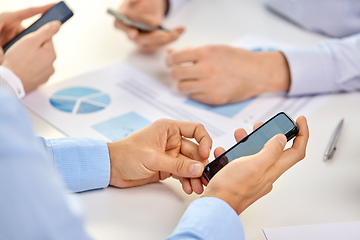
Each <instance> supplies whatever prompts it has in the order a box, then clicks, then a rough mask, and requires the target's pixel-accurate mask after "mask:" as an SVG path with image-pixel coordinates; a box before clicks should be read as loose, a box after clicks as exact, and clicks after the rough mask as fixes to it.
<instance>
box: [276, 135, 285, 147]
mask: <svg viewBox="0 0 360 240" xmlns="http://www.w3.org/2000/svg"><path fill="white" fill-rule="evenodd" d="M277 140H278V141H279V142H280V143H281V145H282V146H283V147H285V145H286V143H287V139H286V137H285V135H279V136H277Z"/></svg>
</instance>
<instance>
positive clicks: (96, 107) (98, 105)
mask: <svg viewBox="0 0 360 240" xmlns="http://www.w3.org/2000/svg"><path fill="white" fill-rule="evenodd" d="M110 102H111V98H110V96H109V95H108V94H107V93H104V92H102V91H100V90H98V89H95V88H89V87H70V88H65V89H62V90H59V91H57V92H56V93H55V94H54V95H53V96H52V97H51V98H50V104H51V105H52V106H53V107H54V108H56V109H57V110H60V111H63V112H67V113H72V114H87V113H93V112H97V111H100V110H103V109H105V108H106V107H107V106H108V105H109V104H110Z"/></svg>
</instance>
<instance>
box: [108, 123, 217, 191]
mask: <svg viewBox="0 0 360 240" xmlns="http://www.w3.org/2000/svg"><path fill="white" fill-rule="evenodd" d="M189 138H195V139H196V141H197V142H198V143H199V144H196V143H194V142H192V141H190V140H189ZM211 145H212V140H211V138H210V136H209V134H208V133H207V132H206V130H205V128H204V127H203V126H202V125H201V124H198V123H190V122H180V121H173V120H166V119H161V120H157V121H155V122H154V123H153V124H151V125H149V126H147V127H145V128H143V129H141V130H139V131H137V132H135V133H133V134H132V135H130V136H128V137H126V138H124V139H122V140H119V141H117V142H114V143H109V144H108V147H109V154H110V165H111V174H110V185H112V186H116V187H121V188H126V187H132V186H138V185H143V184H147V183H151V182H157V181H159V180H164V179H166V178H168V177H170V176H174V177H175V178H177V179H179V180H180V181H181V183H182V186H183V189H184V191H185V192H186V193H188V194H191V193H192V192H193V191H195V192H196V193H198V194H201V193H202V192H203V186H202V182H201V179H200V177H201V175H202V172H203V169H204V164H207V163H208V161H207V159H208V157H209V154H210V149H211Z"/></svg>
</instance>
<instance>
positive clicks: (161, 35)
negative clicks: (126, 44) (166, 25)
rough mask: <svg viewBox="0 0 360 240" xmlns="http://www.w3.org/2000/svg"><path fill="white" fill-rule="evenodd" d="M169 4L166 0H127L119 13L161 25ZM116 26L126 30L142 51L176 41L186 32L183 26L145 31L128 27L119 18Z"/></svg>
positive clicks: (148, 50) (150, 50)
mask: <svg viewBox="0 0 360 240" xmlns="http://www.w3.org/2000/svg"><path fill="white" fill-rule="evenodd" d="M167 4H168V3H167V1H166V0H125V1H124V2H123V3H122V5H121V6H120V9H119V13H121V14H124V15H125V16H127V17H129V18H130V19H133V20H136V21H139V22H143V23H147V24H150V25H151V26H160V25H162V22H163V19H164V15H165V11H166V9H167ZM115 27H116V28H118V29H120V30H122V31H124V32H125V33H126V34H127V36H128V37H129V39H130V40H132V41H133V42H134V43H135V44H136V45H137V46H138V48H139V49H140V50H141V51H142V52H153V51H155V50H156V49H158V48H160V47H161V46H164V45H166V44H168V43H170V42H173V41H175V40H176V39H177V38H178V37H179V36H180V35H181V34H182V33H183V32H184V28H183V27H177V28H175V29H173V30H172V31H170V32H167V31H164V30H155V31H152V32H150V33H144V32H140V31H139V30H137V29H135V28H130V27H127V26H125V25H124V24H122V23H120V22H119V21H117V20H115Z"/></svg>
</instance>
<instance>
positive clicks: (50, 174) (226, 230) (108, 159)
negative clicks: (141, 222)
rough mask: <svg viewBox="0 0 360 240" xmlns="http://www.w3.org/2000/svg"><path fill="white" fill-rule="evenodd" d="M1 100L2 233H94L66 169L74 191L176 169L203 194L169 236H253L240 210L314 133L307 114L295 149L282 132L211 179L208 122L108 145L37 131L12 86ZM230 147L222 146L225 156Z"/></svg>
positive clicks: (159, 127)
mask: <svg viewBox="0 0 360 240" xmlns="http://www.w3.org/2000/svg"><path fill="white" fill-rule="evenodd" d="M0 103H2V107H1V108H0V183H1V184H0V192H1V201H0V213H1V214H0V238H1V239H78V240H79V239H89V238H90V237H89V235H88V234H87V233H86V231H85V229H84V227H83V223H82V220H81V218H80V217H79V216H78V214H77V213H76V212H75V211H74V209H76V207H75V208H74V206H72V205H71V202H69V201H68V200H67V196H66V195H65V194H64V187H63V185H62V184H61V181H60V180H59V179H58V176H60V177H61V180H62V181H63V182H64V183H65V186H66V187H67V188H68V189H69V190H70V191H72V192H80V191H86V190H92V189H98V188H105V187H107V186H109V185H112V186H115V187H119V188H127V187H133V186H139V185H143V184H148V183H152V182H158V181H160V180H163V179H165V178H168V177H170V176H173V177H175V178H177V179H179V180H180V182H181V183H182V186H183V189H184V191H185V192H187V193H189V194H190V193H191V192H192V191H195V192H196V193H198V194H201V193H203V195H202V196H201V198H200V199H198V200H195V201H194V202H193V203H191V204H190V206H189V207H188V209H187V210H186V212H185V213H184V215H183V217H182V219H181V220H180V222H179V224H178V226H177V227H176V229H175V230H174V232H173V234H172V235H171V236H169V238H168V239H169V240H172V239H204V240H205V239H207V240H209V239H228V240H231V239H237V240H239V239H244V231H243V228H242V224H241V221H240V218H239V217H238V215H239V214H241V213H242V212H243V211H244V210H245V209H246V208H247V207H248V206H250V205H251V204H252V203H254V202H255V201H256V200H257V199H259V198H261V197H262V196H264V195H265V194H267V193H269V192H270V191H271V189H272V184H273V183H274V182H275V181H276V179H277V178H279V177H280V176H281V175H282V174H283V173H284V172H285V171H286V170H287V169H289V168H290V167H291V166H293V165H294V164H296V163H297V162H299V161H300V160H301V159H303V158H304V157H305V152H306V145H307V141H308V138H309V131H308V127H307V123H306V119H305V117H299V118H298V119H297V122H296V123H297V126H298V127H299V133H298V135H297V137H296V138H295V140H294V142H293V145H292V147H291V148H289V149H286V150H284V147H285V144H286V141H287V140H286V137H285V135H282V134H278V135H276V136H274V137H273V138H271V139H270V140H269V141H268V142H267V143H266V144H265V146H264V148H263V149H262V150H261V151H260V152H259V153H257V154H255V155H251V156H246V157H242V158H239V159H235V160H233V161H231V162H230V163H229V164H227V165H226V166H225V167H224V168H222V169H221V170H220V171H219V172H218V173H217V174H216V175H215V176H214V177H213V178H212V179H211V180H210V182H209V183H208V184H207V182H205V181H204V180H203V179H200V176H201V174H202V171H203V167H204V164H206V163H207V158H208V156H209V153H210V148H211V144H212V143H211V138H210V137H209V135H208V133H207V132H206V130H205V128H204V127H203V126H201V125H200V124H197V123H189V122H178V121H173V120H165V119H163V120H159V121H156V122H154V123H153V124H151V125H149V126H148V127H146V128H144V129H142V130H139V131H137V132H135V133H134V134H132V135H130V136H128V137H126V138H124V139H122V140H119V141H117V142H113V143H108V144H107V143H106V142H105V141H104V140H102V139H98V138H62V139H50V140H46V139H43V138H39V137H35V136H34V133H33V132H32V127H31V124H30V120H29V118H28V116H27V115H26V113H25V111H24V109H23V108H22V106H21V105H20V103H19V101H17V99H16V98H15V97H14V96H11V95H10V94H8V93H6V91H5V89H4V88H2V87H0ZM4 103H6V104H4ZM260 125H261V123H257V124H255V126H254V128H257V127H259V126H260ZM246 135H247V134H246V132H245V130H244V129H238V130H237V131H236V132H235V138H236V140H237V141H240V140H241V139H242V138H244V137H246ZM189 138H195V139H196V141H197V143H195V142H192V141H190V140H189ZM224 151H225V150H224V149H223V148H217V149H216V150H215V152H214V155H215V157H218V156H220V155H221V154H222V153H223V152H224ZM54 170H55V171H54ZM55 172H56V173H55ZM203 184H205V185H206V184H207V188H206V189H205V191H203ZM119 191H121V190H120V189H119Z"/></svg>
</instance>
